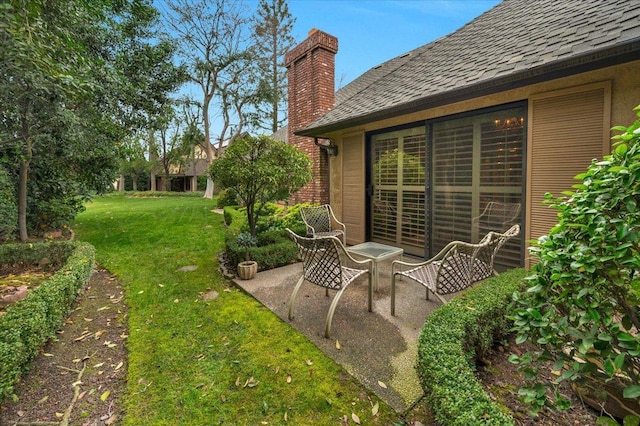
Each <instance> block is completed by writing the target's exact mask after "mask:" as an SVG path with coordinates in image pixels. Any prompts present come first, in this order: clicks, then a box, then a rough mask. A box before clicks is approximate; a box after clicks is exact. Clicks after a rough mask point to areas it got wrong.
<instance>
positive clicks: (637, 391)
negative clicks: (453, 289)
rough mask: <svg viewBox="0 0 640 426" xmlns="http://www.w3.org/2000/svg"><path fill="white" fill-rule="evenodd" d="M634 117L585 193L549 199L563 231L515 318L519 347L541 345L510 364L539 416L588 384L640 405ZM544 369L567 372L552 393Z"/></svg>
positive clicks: (589, 176) (579, 187)
mask: <svg viewBox="0 0 640 426" xmlns="http://www.w3.org/2000/svg"><path fill="white" fill-rule="evenodd" d="M636 111H637V114H638V117H639V119H638V120H636V122H635V123H634V124H633V125H632V126H630V127H628V128H624V127H617V128H614V130H619V131H623V132H624V133H623V134H622V135H619V136H615V137H614V138H613V139H614V140H615V143H614V145H613V146H614V151H613V153H612V154H611V155H607V156H605V157H604V159H603V160H602V161H597V160H594V161H593V162H592V164H591V165H590V166H589V168H588V170H587V172H586V173H583V174H580V175H578V176H576V179H579V180H581V181H582V183H579V184H576V185H574V188H575V189H576V191H575V192H573V193H572V192H568V193H565V195H567V196H568V197H564V198H557V199H554V198H553V197H552V196H551V195H550V194H547V204H549V205H551V207H553V208H555V209H557V210H558V224H557V225H555V226H554V227H553V228H551V230H550V231H549V235H548V236H543V237H541V238H540V239H539V240H538V243H537V246H536V247H534V249H533V250H532V251H533V252H534V253H537V255H538V257H539V263H538V264H537V265H535V267H534V268H533V272H534V274H533V275H532V276H531V277H529V280H530V287H529V288H528V289H527V290H526V292H523V293H521V294H519V295H518V299H517V303H518V309H517V310H516V311H515V314H514V317H513V319H514V324H515V329H516V330H517V331H518V337H517V341H518V342H523V341H526V340H530V341H533V342H537V343H538V344H539V345H541V350H540V351H536V352H529V353H526V354H523V355H522V356H520V357H519V356H516V355H512V360H513V361H514V362H519V363H520V367H521V369H522V370H523V371H525V372H526V373H527V375H528V376H529V378H530V379H531V385H530V386H527V387H525V388H523V389H521V393H522V394H523V395H525V396H526V398H527V400H528V402H531V404H532V407H533V409H534V410H539V409H540V408H541V407H543V406H545V405H556V406H558V407H560V408H564V407H566V406H567V405H568V403H569V402H568V401H567V400H566V399H565V398H563V397H562V396H561V395H560V394H559V393H558V392H557V386H558V384H559V383H560V382H561V381H563V380H570V381H576V380H580V379H582V378H584V377H588V376H589V377H593V378H595V379H597V380H602V381H607V382H610V383H615V384H616V385H618V386H619V387H620V388H624V397H625V398H631V399H635V400H636V401H637V400H638V398H639V397H640V384H639V383H640V335H639V334H638V330H640V315H639V311H638V306H639V305H640V106H639V107H636ZM544 360H551V361H552V362H554V369H557V370H559V371H562V372H563V373H562V375H561V376H559V377H558V379H557V380H556V381H555V382H554V383H537V382H536V380H535V378H536V375H537V371H538V370H537V368H538V366H539V365H540V363H541V362H542V361H544ZM546 387H550V388H551V389H552V390H553V392H554V396H555V398H554V400H553V401H549V399H548V398H547V396H546V394H545V391H546Z"/></svg>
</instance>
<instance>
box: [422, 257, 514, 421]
mask: <svg viewBox="0 0 640 426" xmlns="http://www.w3.org/2000/svg"><path fill="white" fill-rule="evenodd" d="M525 275H526V272H525V271H524V270H523V269H514V270H510V271H507V272H504V273H502V274H501V275H499V276H498V277H492V278H489V279H487V280H485V281H483V282H481V283H479V284H477V285H475V286H474V287H472V288H470V289H468V290H466V291H465V292H464V293H463V294H461V295H460V296H458V297H456V298H454V299H452V300H451V302H450V303H448V304H446V305H443V306H441V307H439V308H438V309H436V310H435V311H434V312H433V313H432V314H430V315H429V316H428V317H427V319H426V321H425V324H424V327H423V328H422V331H421V333H420V338H419V340H418V366H417V368H418V376H419V377H420V382H421V384H422V388H423V389H424V391H425V395H426V396H427V399H428V401H429V403H430V405H431V408H432V411H433V413H434V415H435V417H436V419H437V420H438V421H439V422H440V424H446V425H451V426H455V425H460V426H463V425H464V426H469V425H512V424H513V423H514V422H513V419H512V418H511V416H510V415H508V414H506V412H508V409H507V408H506V407H501V406H499V405H498V404H497V403H495V402H493V401H492V400H491V398H490V397H489V396H488V395H487V394H486V392H485V391H484V388H483V387H482V385H481V384H480V383H479V382H478V380H477V379H476V376H475V374H474V371H475V360H476V359H477V358H478V357H484V356H485V355H486V354H487V353H488V351H489V350H490V349H491V347H492V345H493V342H494V341H495V340H497V339H500V338H502V337H504V336H506V335H507V334H508V332H509V330H510V328H511V322H510V321H508V320H507V317H506V315H507V313H508V312H507V305H508V302H509V300H510V299H511V296H512V294H513V293H514V291H516V290H518V289H520V288H521V287H522V286H523V285H524V283H523V279H524V277H525Z"/></svg>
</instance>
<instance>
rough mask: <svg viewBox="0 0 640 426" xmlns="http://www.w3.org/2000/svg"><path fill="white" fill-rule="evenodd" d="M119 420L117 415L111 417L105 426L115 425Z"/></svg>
mask: <svg viewBox="0 0 640 426" xmlns="http://www.w3.org/2000/svg"><path fill="white" fill-rule="evenodd" d="M116 420H118V416H117V415H116V414H112V415H111V417H109V418H108V419H107V420H106V421H105V422H104V424H105V425H107V426H109V425H112V424H114V423H115V421H116Z"/></svg>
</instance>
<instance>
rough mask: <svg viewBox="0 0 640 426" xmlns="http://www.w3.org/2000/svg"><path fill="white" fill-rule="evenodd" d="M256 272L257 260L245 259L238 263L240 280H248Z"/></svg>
mask: <svg viewBox="0 0 640 426" xmlns="http://www.w3.org/2000/svg"><path fill="white" fill-rule="evenodd" d="M257 273H258V262H255V261H253V260H245V261H244V262H240V263H238V276H239V277H240V279H241V280H250V279H252V278H253V277H255V276H256V274H257Z"/></svg>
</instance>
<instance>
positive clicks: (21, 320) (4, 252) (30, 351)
mask: <svg viewBox="0 0 640 426" xmlns="http://www.w3.org/2000/svg"><path fill="white" fill-rule="evenodd" d="M65 254H66V256H64V255H65ZM43 257H47V258H48V259H49V260H51V261H52V262H53V263H54V264H55V262H60V264H62V262H64V259H65V258H66V263H64V264H63V265H62V266H61V268H60V269H59V270H58V271H57V272H56V273H55V274H54V275H53V276H52V277H51V278H49V279H48V280H47V281H45V282H43V283H42V284H41V285H40V286H39V287H38V288H36V289H34V290H33V291H31V292H29V294H28V295H27V297H26V298H24V299H23V300H21V301H19V302H16V303H14V304H12V305H10V306H9V307H7V311H6V313H5V314H4V315H3V316H0V401H2V400H4V399H5V398H7V397H8V396H10V395H11V393H12V391H13V386H14V384H15V383H16V380H17V379H18V378H19V377H20V375H21V374H22V373H24V372H25V371H27V369H28V367H29V364H30V362H31V360H32V359H33V358H34V357H35V356H36V355H37V354H38V352H39V351H40V349H41V348H42V346H43V345H44V344H45V343H46V342H47V340H49V339H50V338H51V337H53V336H54V335H55V332H56V330H59V329H60V328H62V326H63V324H64V320H65V318H66V317H67V315H68V313H69V311H70V309H71V305H72V304H73V302H74V300H75V299H76V296H77V295H78V292H79V290H80V288H81V287H82V286H83V285H84V284H85V283H86V282H87V281H88V280H89V277H90V276H91V274H92V273H93V269H94V265H95V249H94V248H93V246H91V245H90V244H86V243H79V242H52V243H34V244H6V245H2V246H0V259H2V262H3V264H15V263H19V262H24V263H36V262H37V261H38V260H40V259H42V258H43Z"/></svg>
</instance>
